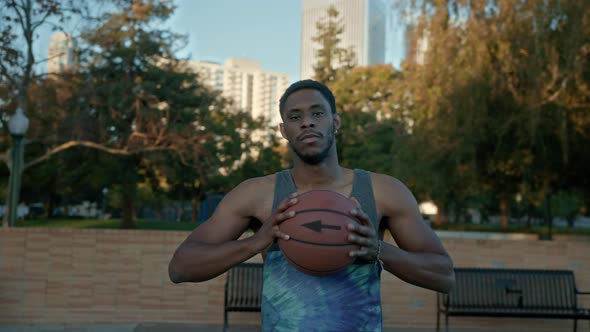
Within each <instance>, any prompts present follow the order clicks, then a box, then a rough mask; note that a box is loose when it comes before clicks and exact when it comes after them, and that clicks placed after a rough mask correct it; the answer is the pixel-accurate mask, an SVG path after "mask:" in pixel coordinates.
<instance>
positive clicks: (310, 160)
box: [289, 127, 335, 165]
mask: <svg viewBox="0 0 590 332" xmlns="http://www.w3.org/2000/svg"><path fill="white" fill-rule="evenodd" d="M334 136H335V135H334V127H331V128H330V131H328V133H327V135H326V137H327V138H328V144H326V147H325V148H324V149H323V150H322V151H320V152H318V153H314V154H304V153H303V152H301V151H299V149H297V147H296V146H295V145H294V144H293V143H292V142H289V145H290V146H291V149H292V150H293V152H295V154H296V155H297V156H298V157H299V158H300V159H301V160H303V162H304V163H306V164H308V165H317V164H319V163H321V162H322V161H324V160H325V159H326V158H327V157H328V155H329V154H330V149H331V148H332V145H333V144H334Z"/></svg>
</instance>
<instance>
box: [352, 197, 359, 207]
mask: <svg viewBox="0 0 590 332" xmlns="http://www.w3.org/2000/svg"><path fill="white" fill-rule="evenodd" d="M350 200H351V201H352V204H354V206H355V207H356V208H357V209H360V208H361V203H359V201H358V200H357V199H356V197H351V198H350Z"/></svg>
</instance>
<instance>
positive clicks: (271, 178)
mask: <svg viewBox="0 0 590 332" xmlns="http://www.w3.org/2000/svg"><path fill="white" fill-rule="evenodd" d="M275 179H276V174H269V175H264V176H260V177H255V178H249V179H247V180H244V181H243V182H242V183H240V184H239V185H238V188H239V189H241V190H246V191H250V190H254V191H255V192H261V191H266V190H268V189H269V188H273V189H274V184H275V181H276V180H275Z"/></svg>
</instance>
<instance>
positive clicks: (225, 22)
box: [38, 0, 403, 82]
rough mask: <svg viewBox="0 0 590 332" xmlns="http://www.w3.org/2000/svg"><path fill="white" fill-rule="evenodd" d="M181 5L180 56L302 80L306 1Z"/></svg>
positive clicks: (393, 37)
mask: <svg viewBox="0 0 590 332" xmlns="http://www.w3.org/2000/svg"><path fill="white" fill-rule="evenodd" d="M384 1H391V0H384ZM175 4H176V6H177V8H176V11H175V13H174V14H173V16H172V17H171V18H170V20H169V21H168V22H167V23H166V25H167V26H168V27H170V28H171V29H172V30H173V31H175V32H178V33H182V34H186V35H187V36H188V45H187V47H186V48H185V49H184V50H183V51H181V52H180V53H179V54H178V55H179V56H181V57H188V58H190V59H192V60H201V61H202V60H207V61H214V62H218V63H223V61H224V60H225V59H227V58H231V57H243V58H247V59H250V60H254V61H256V62H258V63H260V66H261V69H262V70H263V71H270V72H276V73H284V74H287V75H289V80H290V81H291V82H294V81H296V80H298V79H299V63H300V60H299V59H300V52H301V0H175ZM390 31H391V32H392V33H390V34H389V36H388V37H387V42H386V48H387V51H386V56H385V57H386V61H387V62H388V63H393V64H394V66H396V67H397V64H398V63H399V60H400V57H401V53H402V52H403V49H402V48H401V47H400V45H401V44H402V42H401V30H400V29H391V30H390ZM66 32H69V31H66ZM74 34H75V33H74ZM50 35H51V32H49V31H42V32H41V38H40V39H39V40H38V42H39V43H38V47H39V53H40V54H42V57H43V58H44V57H46V55H47V48H48V45H49V38H50Z"/></svg>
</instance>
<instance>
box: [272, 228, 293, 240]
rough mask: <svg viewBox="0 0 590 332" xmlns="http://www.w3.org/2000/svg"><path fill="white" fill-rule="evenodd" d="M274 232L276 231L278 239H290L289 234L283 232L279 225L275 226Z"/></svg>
mask: <svg viewBox="0 0 590 332" xmlns="http://www.w3.org/2000/svg"><path fill="white" fill-rule="evenodd" d="M273 233H274V237H276V238H278V239H283V240H289V238H290V237H289V235H288V234H285V233H283V232H281V230H280V229H279V227H278V226H274V227H273Z"/></svg>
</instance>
